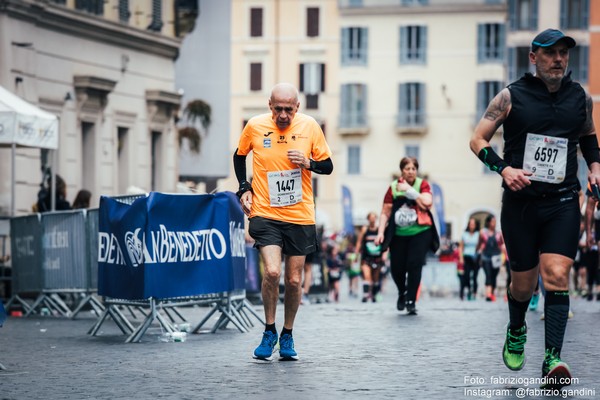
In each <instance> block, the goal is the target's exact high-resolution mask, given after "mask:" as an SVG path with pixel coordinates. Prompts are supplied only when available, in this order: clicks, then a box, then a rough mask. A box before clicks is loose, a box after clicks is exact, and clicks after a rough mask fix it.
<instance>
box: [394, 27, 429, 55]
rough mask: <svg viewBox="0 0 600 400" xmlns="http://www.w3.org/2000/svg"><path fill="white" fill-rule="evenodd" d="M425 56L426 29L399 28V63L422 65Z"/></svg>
mask: <svg viewBox="0 0 600 400" xmlns="http://www.w3.org/2000/svg"><path fill="white" fill-rule="evenodd" d="M426 54H427V27H425V26H416V25H410V26H402V27H400V63H402V64H424V63H425V62H426Z"/></svg>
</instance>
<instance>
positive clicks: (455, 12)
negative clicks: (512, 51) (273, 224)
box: [338, 0, 507, 239]
mask: <svg viewBox="0 0 600 400" xmlns="http://www.w3.org/2000/svg"><path fill="white" fill-rule="evenodd" d="M506 13H507V8H506V4H505V3H504V2H500V1H484V0H481V1H478V0H471V1H466V0H463V1H454V2H451V3H450V2H447V1H441V0H438V1H436V0H430V1H402V2H392V1H386V0H379V1H377V0H370V1H367V0H365V1H362V2H361V1H351V0H348V1H342V2H341V3H340V25H341V26H340V29H341V42H340V45H341V69H340V95H341V98H340V111H339V119H338V134H339V136H340V142H341V144H340V148H341V149H342V151H341V154H342V157H340V160H339V161H338V165H340V166H341V168H340V173H339V177H340V180H341V181H344V182H347V184H348V185H349V186H350V188H351V190H352V193H353V197H354V199H355V202H354V204H355V208H354V217H355V221H357V222H360V221H361V220H362V221H364V219H365V218H366V215H367V212H368V211H371V210H372V211H376V212H379V211H380V210H381V204H382V200H383V195H384V193H385V191H386V190H387V188H388V187H389V185H390V183H391V182H392V180H393V178H394V176H396V175H398V174H399V173H400V169H399V162H400V160H401V158H402V157H404V156H413V157H416V158H417V159H418V161H419V172H420V174H421V175H423V176H426V177H427V178H428V180H429V182H430V183H431V184H433V185H434V186H435V189H434V206H435V209H434V211H435V212H434V214H435V215H437V217H438V220H439V224H440V226H439V229H440V231H441V233H443V234H445V235H447V236H448V237H453V238H455V239H456V238H458V237H459V235H460V232H461V231H462V229H464V226H465V224H466V221H467V219H468V217H469V216H470V215H472V214H484V213H488V212H492V213H498V210H499V206H500V195H501V187H500V179H499V177H498V176H497V175H496V174H490V173H489V171H486V170H485V169H484V167H483V165H482V164H481V162H480V161H479V160H478V159H477V158H476V157H475V156H474V155H473V154H472V153H471V151H470V149H469V139H470V138H471V135H472V133H473V130H474V128H475V125H476V123H477V121H478V120H479V118H481V116H482V115H483V111H484V110H485V107H486V106H487V104H488V102H489V100H490V99H491V98H492V97H493V96H494V95H495V94H496V92H497V91H498V90H500V89H501V88H502V87H503V86H504V85H505V82H506V77H505V64H506V58H507V55H506V52H505V40H506ZM497 136H498V137H497V138H495V140H494V144H495V145H496V146H498V145H499V143H500V142H499V141H500V139H501V135H497ZM444 222H445V224H444Z"/></svg>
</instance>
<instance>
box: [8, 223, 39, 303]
mask: <svg viewBox="0 0 600 400" xmlns="http://www.w3.org/2000/svg"><path fill="white" fill-rule="evenodd" d="M10 232H11V257H12V278H13V279H12V280H13V288H12V289H13V295H12V297H11V298H10V299H9V300H8V302H7V304H6V306H7V308H9V309H10V307H11V305H12V304H13V303H18V304H20V305H21V306H22V307H23V310H24V311H25V312H26V313H28V312H30V311H31V306H30V304H29V303H28V302H27V301H25V299H23V297H21V296H22V295H25V294H32V293H33V294H37V293H39V292H41V290H42V281H43V271H42V257H43V255H42V224H41V215H40V214H33V215H26V216H22V217H13V218H11V220H10Z"/></svg>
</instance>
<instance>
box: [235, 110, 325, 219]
mask: <svg viewBox="0 0 600 400" xmlns="http://www.w3.org/2000/svg"><path fill="white" fill-rule="evenodd" d="M288 150H300V151H302V152H303V153H304V155H305V156H306V157H308V158H311V159H313V160H315V161H323V160H326V159H327V158H329V157H331V150H330V149H329V146H328V145H327V142H326V141H325V135H323V131H322V130H321V127H320V126H319V124H318V123H317V121H315V120H314V118H312V117H310V116H308V115H306V114H302V113H296V114H295V115H294V119H293V120H292V123H291V124H290V126H288V127H287V128H286V129H285V130H283V131H280V130H279V128H278V127H277V125H275V122H274V121H273V119H272V115H271V114H270V113H269V114H262V115H258V116H256V117H254V118H252V119H250V121H248V123H247V124H246V126H245V127H244V130H243V131H242V136H241V137H240V142H239V145H238V151H237V154H238V155H241V156H245V155H248V153H250V151H252V157H253V161H252V170H253V177H252V191H253V192H254V196H253V197H252V209H251V211H250V218H252V217H255V216H260V217H264V218H269V219H274V220H277V221H284V222H289V223H293V224H298V225H313V224H314V223H315V205H314V201H313V189H312V172H310V171H309V170H307V169H304V168H301V167H300V166H298V165H295V164H293V163H291V162H290V161H289V160H288V158H287V152H288Z"/></svg>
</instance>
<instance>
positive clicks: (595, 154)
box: [579, 133, 600, 167]
mask: <svg viewBox="0 0 600 400" xmlns="http://www.w3.org/2000/svg"><path fill="white" fill-rule="evenodd" d="M579 148H580V149H581V154H582V155H583V158H584V159H585V161H586V163H587V165H588V167H589V166H590V165H592V163H595V162H600V149H598V138H597V137H596V134H595V133H592V134H591V135H585V136H581V137H580V138H579Z"/></svg>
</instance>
